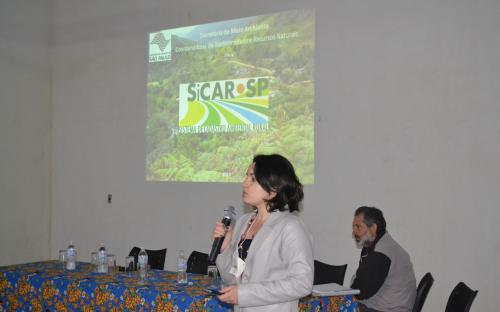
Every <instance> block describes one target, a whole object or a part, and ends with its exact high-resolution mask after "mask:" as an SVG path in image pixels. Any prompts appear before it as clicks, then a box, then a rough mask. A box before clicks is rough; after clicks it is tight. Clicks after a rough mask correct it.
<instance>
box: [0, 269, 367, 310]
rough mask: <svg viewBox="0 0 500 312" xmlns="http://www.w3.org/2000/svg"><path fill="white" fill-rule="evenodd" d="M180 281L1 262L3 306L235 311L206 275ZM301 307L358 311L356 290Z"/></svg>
mask: <svg viewBox="0 0 500 312" xmlns="http://www.w3.org/2000/svg"><path fill="white" fill-rule="evenodd" d="M188 280H189V283H188V284H187V285H185V286H179V285H178V284H177V283H176V273H174V272H169V271H160V270H152V271H150V272H149V275H148V280H147V282H146V283H145V284H144V283H141V282H140V280H139V279H138V277H137V276H136V274H135V273H125V272H117V273H115V274H100V273H95V272H92V267H91V265H90V264H89V263H84V262H79V263H78V264H77V268H76V270H75V271H67V270H65V269H64V268H63V267H62V265H61V263H60V262H59V261H43V262H34V263H27V264H19V265H11V266H4V267H0V311H47V310H48V311H222V312H224V311H232V310H233V307H232V306H231V305H228V304H225V303H222V302H220V301H219V300H217V298H216V297H212V296H210V295H207V293H206V291H205V287H207V286H208V284H209V280H208V279H207V277H206V276H203V275H198V274H188ZM299 308H300V311H305V312H309V311H315V312H316V311H328V312H330V311H332V312H338V311H341V312H355V311H357V310H358V308H357V303H356V302H355V300H354V299H353V298H352V297H351V296H338V297H312V296H308V297H305V298H302V299H301V300H300V302H299Z"/></svg>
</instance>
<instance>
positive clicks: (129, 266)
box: [125, 256, 134, 274]
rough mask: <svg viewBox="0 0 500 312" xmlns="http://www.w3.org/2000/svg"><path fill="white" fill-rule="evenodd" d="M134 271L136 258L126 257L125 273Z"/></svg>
mask: <svg viewBox="0 0 500 312" xmlns="http://www.w3.org/2000/svg"><path fill="white" fill-rule="evenodd" d="M133 271H134V256H126V257H125V272H128V273H129V274H130V272H133Z"/></svg>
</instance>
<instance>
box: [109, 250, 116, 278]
mask: <svg viewBox="0 0 500 312" xmlns="http://www.w3.org/2000/svg"><path fill="white" fill-rule="evenodd" d="M115 272H116V256H115V255H113V254H109V255H108V273H109V274H114V273H115Z"/></svg>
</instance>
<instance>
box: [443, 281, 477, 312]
mask: <svg viewBox="0 0 500 312" xmlns="http://www.w3.org/2000/svg"><path fill="white" fill-rule="evenodd" d="M477 292H478V291H477V290H472V289H470V288H469V287H468V286H467V285H465V283H464V282H460V283H458V284H457V286H455V288H453V291H452V292H451V294H450V297H449V298H448V303H447V304H446V312H468V311H469V310H470V307H471V305H472V302H473V301H474V298H476V295H477Z"/></svg>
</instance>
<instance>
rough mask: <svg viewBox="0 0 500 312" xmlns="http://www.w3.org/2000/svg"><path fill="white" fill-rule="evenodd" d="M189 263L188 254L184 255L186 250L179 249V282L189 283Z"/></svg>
mask: <svg viewBox="0 0 500 312" xmlns="http://www.w3.org/2000/svg"><path fill="white" fill-rule="evenodd" d="M186 269H187V263H186V256H185V255H184V250H180V251H179V256H178V257H177V283H178V284H187V282H188V279H187V273H186Z"/></svg>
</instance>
